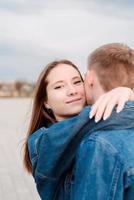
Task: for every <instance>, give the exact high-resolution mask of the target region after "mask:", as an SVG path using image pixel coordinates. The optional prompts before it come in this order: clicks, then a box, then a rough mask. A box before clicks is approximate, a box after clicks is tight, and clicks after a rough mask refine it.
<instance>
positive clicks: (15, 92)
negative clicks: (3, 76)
mask: <svg viewBox="0 0 134 200" xmlns="http://www.w3.org/2000/svg"><path fill="white" fill-rule="evenodd" d="M34 87H35V84H34V83H29V82H26V81H20V80H17V81H14V82H11V83H6V82H1V83H0V97H1V98H4V97H31V96H32V93H33V90H34Z"/></svg>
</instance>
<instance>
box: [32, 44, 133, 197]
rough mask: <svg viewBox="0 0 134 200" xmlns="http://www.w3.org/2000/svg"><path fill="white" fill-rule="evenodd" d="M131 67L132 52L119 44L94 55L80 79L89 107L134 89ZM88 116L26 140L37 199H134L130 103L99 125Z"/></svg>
mask: <svg viewBox="0 0 134 200" xmlns="http://www.w3.org/2000/svg"><path fill="white" fill-rule="evenodd" d="M133 62H134V51H133V50H132V49H130V48H128V47H125V46H123V45H121V44H108V45H105V46H103V47H100V48H98V49H97V50H96V51H95V52H93V53H92V54H91V56H90V57H89V62H88V67H89V68H88V71H87V74H86V79H85V89H86V96H87V101H88V103H93V102H95V101H96V100H97V99H98V98H99V96H100V95H102V94H104V93H105V92H106V91H109V90H110V89H112V88H115V87H118V86H126V87H130V88H133V87H134V82H133V81H134V79H133V77H134V63H133ZM102 99H103V97H102ZM89 111H90V107H87V108H85V109H83V111H82V112H81V113H80V114H79V115H78V116H76V117H73V118H70V119H68V120H65V121H62V122H60V123H57V124H55V125H53V126H51V127H50V128H49V129H45V130H44V129H43V128H42V129H40V130H39V131H37V133H35V134H34V136H33V137H32V138H30V139H29V145H30V147H31V149H33V151H32V152H31V155H30V156H31V158H32V160H33V166H34V167H33V175H34V178H35V181H36V184H37V185H36V186H37V189H38V192H39V194H40V196H41V199H43V200H53V199H56V200H58V199H59V200H63V199H67V200H69V199H71V200H110V199H114V200H124V199H125V198H126V199H128V200H130V199H131V200H132V199H133V197H134V190H133V185H134V182H133V181H134V176H133V172H134V145H133V141H134V104H133V102H130V103H128V104H127V105H126V107H125V109H124V110H123V111H122V112H121V113H119V114H117V113H116V112H115V111H113V113H112V116H111V117H110V118H109V119H107V120H106V121H101V122H99V123H95V121H94V119H89ZM59 138H60V140H59ZM35 158H37V159H35Z"/></svg>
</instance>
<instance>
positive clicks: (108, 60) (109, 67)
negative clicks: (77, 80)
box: [85, 43, 134, 104]
mask: <svg viewBox="0 0 134 200" xmlns="http://www.w3.org/2000/svg"><path fill="white" fill-rule="evenodd" d="M120 86H124V87H130V88H134V50H133V49H131V48H129V47H128V46H125V45H123V44H119V43H113V44H106V45H103V46H101V47H99V48H97V49H96V50H95V51H93V52H92V53H91V54H90V55H89V57H88V69H87V73H86V77H85V90H86V96H87V101H88V103H89V104H90V103H91V104H92V103H94V102H95V101H96V100H97V99H98V98H99V97H100V95H102V94H104V93H105V92H107V91H109V90H111V89H113V88H116V87H120Z"/></svg>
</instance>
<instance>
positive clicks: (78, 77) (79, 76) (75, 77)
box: [72, 76, 81, 79]
mask: <svg viewBox="0 0 134 200" xmlns="http://www.w3.org/2000/svg"><path fill="white" fill-rule="evenodd" d="M76 78H81V77H80V76H75V77H73V78H72V79H76Z"/></svg>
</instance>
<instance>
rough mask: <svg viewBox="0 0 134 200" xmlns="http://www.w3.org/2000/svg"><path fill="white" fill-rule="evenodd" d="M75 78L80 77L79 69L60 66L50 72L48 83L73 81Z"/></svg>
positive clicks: (64, 65)
mask: <svg viewBox="0 0 134 200" xmlns="http://www.w3.org/2000/svg"><path fill="white" fill-rule="evenodd" d="M74 77H80V74H79V72H78V71H77V69H75V68H74V67H73V66H71V65H67V64H59V65H57V66H56V67H55V68H53V69H52V70H51V71H50V73H49V75H48V77H47V80H48V82H57V81H61V80H62V81H63V80H68V79H73V78H74Z"/></svg>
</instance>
